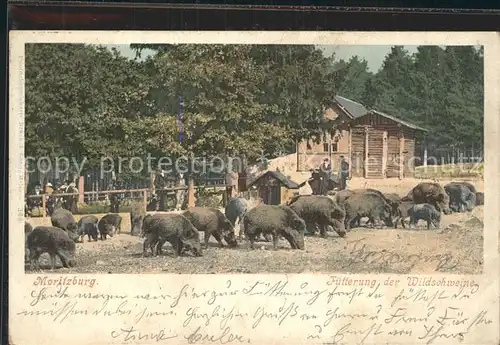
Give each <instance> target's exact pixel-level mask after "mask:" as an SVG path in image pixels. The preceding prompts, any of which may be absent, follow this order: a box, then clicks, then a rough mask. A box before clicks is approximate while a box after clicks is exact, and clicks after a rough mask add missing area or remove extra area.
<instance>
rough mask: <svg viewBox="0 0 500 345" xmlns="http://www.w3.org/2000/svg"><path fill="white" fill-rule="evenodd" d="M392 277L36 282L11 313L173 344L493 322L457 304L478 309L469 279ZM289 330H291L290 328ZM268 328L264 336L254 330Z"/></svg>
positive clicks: (406, 335)
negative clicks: (99, 284) (141, 284)
mask: <svg viewBox="0 0 500 345" xmlns="http://www.w3.org/2000/svg"><path fill="white" fill-rule="evenodd" d="M372 258H373V257H372ZM394 278H398V277H394V276H393V277H390V276H389V277H380V278H379V277H377V276H372V277H369V279H366V277H362V276H361V277H357V276H352V275H350V276H342V275H336V276H330V277H328V278H326V279H324V280H321V279H317V281H315V282H314V283H313V282H312V281H305V279H304V278H303V277H300V278H298V279H296V278H295V277H292V278H290V279H274V280H273V279H269V280H265V279H257V280H250V279H249V280H246V281H244V282H241V283H240V284H238V285H237V284H234V283H233V281H234V279H233V281H231V280H227V281H225V285H223V286H221V287H219V288H217V289H210V288H203V287H202V288H200V287H199V286H196V285H195V284H194V283H191V284H182V285H181V286H179V288H178V290H173V289H168V287H167V288H164V287H163V286H162V287H161V288H160V290H162V291H154V290H153V289H150V290H149V291H143V292H142V293H138V292H137V291H134V293H131V294H130V295H128V294H126V293H122V292H120V291H119V290H112V293H101V292H99V291H95V288H94V289H93V290H91V291H92V292H87V291H85V290H83V291H82V288H80V289H78V287H76V286H68V285H64V284H60V285H52V286H47V285H41V286H37V287H35V289H34V290H32V291H30V294H29V295H28V294H26V295H27V298H26V299H25V301H23V304H22V307H19V306H16V307H17V309H16V310H15V311H14V313H15V315H17V317H18V318H19V319H21V320H22V319H23V318H24V319H25V321H27V323H28V322H35V320H36V322H39V323H41V324H42V327H44V328H46V329H49V330H51V324H52V323H54V324H55V325H57V326H59V327H60V324H62V323H65V324H67V325H68V327H69V326H70V325H71V326H72V325H76V324H85V323H86V322H92V321H95V322H99V323H102V324H103V325H106V326H107V327H106V328H104V327H102V329H106V330H105V331H104V338H105V337H106V336H107V337H108V338H109V337H110V338H112V339H114V341H115V342H117V343H136V342H137V343H138V342H148V343H176V342H178V340H176V338H178V339H182V340H183V341H184V342H188V343H190V344H201V343H205V344H206V343H216V344H242V343H245V344H246V343H250V342H254V343H255V342H257V341H256V340H253V339H252V338H253V336H255V337H256V338H259V340H262V339H261V338H262V337H268V338H273V339H279V340H280V341H281V340H283V341H287V340H290V342H292V343H293V342H300V341H303V342H305V341H307V339H315V340H316V341H317V342H318V343H321V342H324V341H330V342H331V343H332V344H339V343H358V344H364V343H367V342H371V343H387V341H389V342H391V343H398V342H399V343H406V342H408V340H409V339H410V338H413V339H417V338H418V340H419V341H420V343H422V344H426V345H430V344H433V343H438V342H440V341H447V340H448V341H452V342H453V341H454V342H459V341H461V340H462V339H465V338H466V337H471V339H473V338H472V336H471V334H472V333H476V334H477V333H478V332H483V333H484V334H486V333H487V332H488V331H489V330H490V329H493V327H494V326H495V324H494V321H495V320H496V319H495V318H493V316H492V315H491V311H489V310H487V308H485V309H484V310H479V309H478V310H474V311H473V312H471V311H470V310H467V309H466V308H464V306H465V305H467V306H471V307H473V306H475V305H481V304H480V303H478V301H476V300H475V299H477V296H479V297H483V296H481V295H482V293H483V291H482V290H481V292H480V287H481V288H482V286H480V285H479V284H477V282H475V281H472V280H462V279H456V278H454V277H450V278H444V279H443V278H442V277H425V276H424V277H412V278H411V280H408V281H407V280H406V279H402V281H403V282H404V283H408V285H410V286H406V284H404V283H403V284H400V285H399V287H398V281H399V280H398V279H394ZM62 281H63V282H64V279H63V280H62ZM30 290H31V289H30ZM106 292H111V291H109V290H108V291H106ZM464 302H467V303H464ZM313 305H314V307H311V306H313ZM492 306H494V304H492ZM91 319H94V320H91ZM296 325H300V327H297V328H296V329H293V328H295V327H296ZM237 326H240V327H237ZM290 328H292V330H291V331H290ZM299 328H300V329H303V330H304V331H303V332H301V331H299V330H298V329H299ZM55 329H56V327H55V326H54V330H55ZM269 330H272V334H262V333H267V332H269ZM274 333H275V334H274ZM292 334H293V335H292ZM100 336H103V335H102V334H101V335H100ZM300 336H302V338H301V339H291V337H295V338H297V337H300ZM287 337H288V338H290V339H287ZM385 338H387V340H386V339H385ZM104 340H105V339H104ZM264 340H267V339H264Z"/></svg>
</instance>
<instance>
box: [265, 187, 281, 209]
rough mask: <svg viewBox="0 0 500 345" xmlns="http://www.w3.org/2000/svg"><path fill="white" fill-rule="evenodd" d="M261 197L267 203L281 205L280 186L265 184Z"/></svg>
mask: <svg viewBox="0 0 500 345" xmlns="http://www.w3.org/2000/svg"><path fill="white" fill-rule="evenodd" d="M260 197H261V199H262V201H263V202H264V204H266V205H279V204H280V202H281V195H280V186H263V187H262V188H261V190H260Z"/></svg>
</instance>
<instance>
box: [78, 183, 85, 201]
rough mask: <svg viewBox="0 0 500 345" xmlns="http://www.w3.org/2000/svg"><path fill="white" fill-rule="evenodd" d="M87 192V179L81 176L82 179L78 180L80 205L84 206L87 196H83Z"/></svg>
mask: <svg viewBox="0 0 500 345" xmlns="http://www.w3.org/2000/svg"><path fill="white" fill-rule="evenodd" d="M84 191H85V178H84V177H83V176H80V179H79V180H78V193H79V195H78V202H80V204H83V203H84V202H85V195H84V194H83V193H84Z"/></svg>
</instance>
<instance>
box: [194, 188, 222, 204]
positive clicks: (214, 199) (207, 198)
mask: <svg viewBox="0 0 500 345" xmlns="http://www.w3.org/2000/svg"><path fill="white" fill-rule="evenodd" d="M221 204H222V195H220V194H215V193H214V192H210V191H208V190H207V189H206V188H198V190H197V192H196V206H199V207H216V208H219V207H221Z"/></svg>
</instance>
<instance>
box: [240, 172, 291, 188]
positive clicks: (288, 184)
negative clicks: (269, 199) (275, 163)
mask: <svg viewBox="0 0 500 345" xmlns="http://www.w3.org/2000/svg"><path fill="white" fill-rule="evenodd" d="M269 175H271V177H274V178H275V179H277V180H278V181H280V182H281V184H283V185H284V186H285V187H287V188H288V189H299V185H298V184H297V183H296V182H294V181H292V180H290V179H289V178H288V177H286V176H285V175H283V174H282V173H280V172H279V171H271V170H269V171H267V172H265V173H264V174H262V175H260V176H259V177H257V178H256V179H255V180H253V181H252V182H250V183H249V184H248V186H247V188H250V187H251V186H252V185H254V184H255V182H257V181H258V180H260V179H261V178H263V177H265V176H269Z"/></svg>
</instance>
